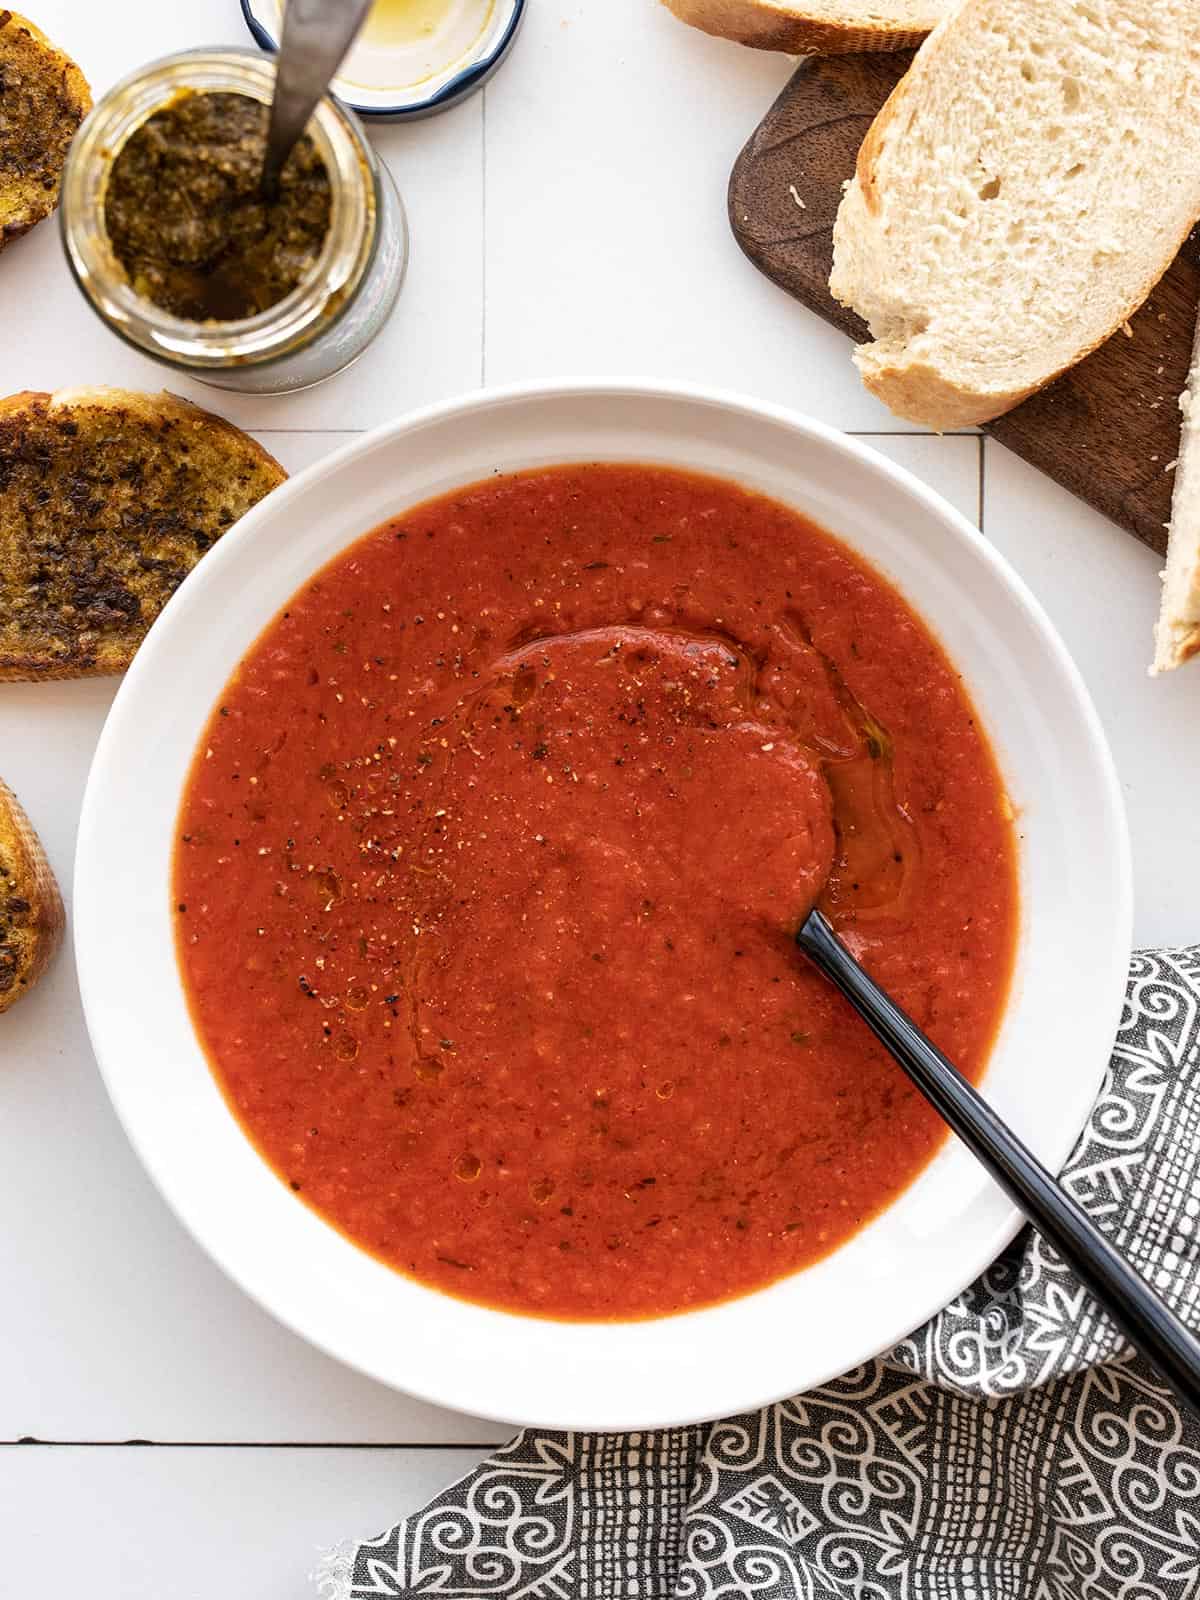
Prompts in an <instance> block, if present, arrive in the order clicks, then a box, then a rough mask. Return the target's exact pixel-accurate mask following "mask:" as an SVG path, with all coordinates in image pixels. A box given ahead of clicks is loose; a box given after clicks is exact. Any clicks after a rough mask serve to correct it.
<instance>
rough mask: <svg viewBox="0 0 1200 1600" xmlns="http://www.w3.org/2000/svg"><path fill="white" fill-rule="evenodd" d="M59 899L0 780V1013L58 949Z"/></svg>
mask: <svg viewBox="0 0 1200 1600" xmlns="http://www.w3.org/2000/svg"><path fill="white" fill-rule="evenodd" d="M63 922H64V918H63V906H62V898H61V896H60V895H59V892H58V884H57V883H56V882H55V881H54V874H53V872H51V870H50V863H49V862H48V861H47V860H46V853H45V851H44V850H43V849H42V846H41V842H40V841H39V839H38V836H37V834H36V833H34V831H33V829H32V828H31V827H30V825H29V818H28V817H27V816H26V815H25V813H24V811H22V809H21V807H20V804H19V803H18V801H17V797H16V795H15V794H13V792H12V790H11V789H10V788H9V787H8V785H7V784H6V783H5V782H4V781H3V779H0V1012H3V1011H7V1010H8V1008H9V1007H10V1006H12V1005H15V1004H16V1002H17V1001H18V1000H19V999H20V998H21V996H22V995H23V994H27V993H28V991H29V990H30V989H32V987H33V985H34V984H35V983H36V982H37V981H38V979H39V978H40V977H41V975H42V973H43V972H44V971H45V970H46V967H47V966H48V965H49V963H50V958H51V956H52V955H53V954H54V952H55V951H56V950H57V949H58V945H59V941H60V940H61V938H62V931H63Z"/></svg>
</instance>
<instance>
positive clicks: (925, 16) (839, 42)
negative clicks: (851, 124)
mask: <svg viewBox="0 0 1200 1600" xmlns="http://www.w3.org/2000/svg"><path fill="white" fill-rule="evenodd" d="M664 3H665V4H666V5H667V6H668V7H669V8H670V9H671V10H672V11H673V12H674V13H675V15H676V16H677V17H680V18H682V20H683V21H684V22H690V23H691V25H692V27H693V28H702V29H703V30H704V32H705V33H715V34H718V35H719V36H720V37H721V38H722V39H733V40H735V41H736V42H737V43H738V44H749V45H754V46H755V47H756V48H757V49H759V50H783V51H785V52H786V53H787V54H788V55H794V56H807V55H822V56H835V55H850V54H854V53H856V52H859V51H863V50H906V49H909V48H910V47H911V46H912V45H915V44H920V42H921V40H922V39H923V38H924V37H925V35H926V34H927V33H928V32H929V30H930V29H931V28H932V27H933V26H934V25H935V24H936V23H937V22H938V21H939V20H940V19H941V18H942V17H943V16H944V15H945V14H946V11H947V10H948V9H949V7H950V5H951V4H952V0H664Z"/></svg>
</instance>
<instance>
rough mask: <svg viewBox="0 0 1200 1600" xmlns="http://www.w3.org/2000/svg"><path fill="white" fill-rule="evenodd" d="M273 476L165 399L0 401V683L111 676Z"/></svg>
mask: <svg viewBox="0 0 1200 1600" xmlns="http://www.w3.org/2000/svg"><path fill="white" fill-rule="evenodd" d="M285 476H286V474H285V473H284V470H283V468H282V467H281V466H280V465H279V463H278V462H277V461H276V460H275V459H274V457H273V456H270V455H268V454H267V452H266V451H265V450H264V449H263V448H262V446H261V445H259V444H256V443H255V441H254V440H253V439H251V438H249V437H248V435H246V434H244V433H243V432H242V431H241V430H240V429H239V428H235V427H234V426H233V425H232V423H229V422H226V421H224V420H223V419H222V418H221V417H215V416H213V415H212V414H211V413H210V412H208V411H201V410H200V408H199V407H198V406H194V405H192V404H191V403H190V402H189V401H187V400H181V399H179V398H178V397H177V396H175V395H172V394H165V393H164V394H137V393H134V392H132V391H130V390H126V389H99V388H98V389H68V390H61V391H60V392H59V393H58V394H54V395H49V394H33V393H28V392H26V393H24V394H16V395H12V396H10V397H9V398H8V399H7V400H0V681H2V680H4V679H14V678H26V679H38V678H77V677H92V676H97V675H100V674H104V673H111V672H123V671H124V670H125V668H126V667H127V666H128V665H129V663H130V662H131V661H132V660H133V656H134V652H135V651H136V650H137V648H138V646H139V645H140V644H141V642H142V640H143V639H144V638H145V636H146V632H147V630H148V629H149V627H150V624H151V623H152V622H153V621H154V619H155V617H157V615H158V613H159V612H160V611H161V610H162V608H163V606H164V605H165V604H166V602H167V600H168V599H169V598H170V597H171V595H172V594H173V593H174V592H175V590H176V588H177V587H178V586H179V584H180V583H181V582H182V581H183V579H184V578H185V577H186V576H187V575H188V573H189V572H190V571H191V570H192V568H193V567H194V566H195V565H196V563H197V562H198V561H199V560H200V558H201V556H202V555H203V554H204V552H205V551H206V550H208V549H209V548H210V547H211V546H212V545H213V544H215V543H216V541H217V540H218V539H219V538H220V537H221V535H222V534H223V533H225V532H226V530H227V529H228V528H230V527H232V526H233V524H234V523H235V522H236V521H237V519H238V518H239V517H240V516H241V515H242V513H243V512H245V511H248V510H249V509H250V507H251V506H252V505H254V504H255V502H256V501H258V500H261V499H262V497H263V496H264V495H265V494H267V493H268V492H269V491H270V490H271V489H273V488H274V487H275V486H276V484H278V483H281V482H282V481H283V479H284V477H285Z"/></svg>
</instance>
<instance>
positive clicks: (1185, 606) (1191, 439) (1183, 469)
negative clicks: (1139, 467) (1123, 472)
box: [1150, 326, 1200, 673]
mask: <svg viewBox="0 0 1200 1600" xmlns="http://www.w3.org/2000/svg"><path fill="white" fill-rule="evenodd" d="M1179 409H1180V411H1182V412H1183V427H1182V429H1181V431H1180V435H1179V459H1178V460H1177V461H1176V463H1175V486H1174V491H1173V493H1172V496H1171V527H1170V534H1169V542H1168V544H1167V565H1166V570H1165V571H1164V573H1163V593H1162V610H1161V612H1160V613H1159V618H1158V626H1157V627H1156V629H1155V630H1154V664H1153V666H1152V667H1151V668H1150V671H1151V672H1152V673H1159V672H1170V671H1171V669H1172V668H1173V667H1181V666H1182V665H1183V663H1184V662H1185V661H1190V660H1191V658H1192V657H1193V656H1195V655H1200V326H1198V327H1197V329H1196V343H1195V347H1194V349H1193V351H1192V370H1191V371H1190V372H1189V373H1188V382H1187V388H1186V389H1185V390H1184V391H1183V393H1182V394H1181V395H1180V397H1179Z"/></svg>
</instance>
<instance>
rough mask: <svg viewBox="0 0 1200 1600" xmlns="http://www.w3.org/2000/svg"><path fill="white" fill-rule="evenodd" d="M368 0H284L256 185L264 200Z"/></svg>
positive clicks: (272, 192) (273, 193)
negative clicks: (272, 92) (268, 114)
mask: <svg viewBox="0 0 1200 1600" xmlns="http://www.w3.org/2000/svg"><path fill="white" fill-rule="evenodd" d="M371 3H372V0H287V4H286V5H285V6H284V8H283V24H282V27H281V29H280V34H279V55H278V57H277V58H276V63H275V92H274V95H273V96H272V99H271V119H270V123H269V124H268V127H267V151H266V155H265V156H264V158H263V169H262V178H261V179H260V181H259V186H260V188H261V190H262V196H263V199H264V200H268V201H270V200H275V199H278V197H279V174H280V173H281V172H282V171H283V168H284V164H285V162H286V161H287V158H288V157H289V156H290V155H291V153H292V148H293V146H294V145H295V143H296V141H297V140H298V139H299V137H300V135H301V134H302V133H303V132H304V130H305V128H306V127H307V126H308V119H309V117H311V116H312V114H313V111H314V110H315V109H316V106H317V103H318V101H320V100H321V99H322V97H323V96H324V94H325V92H326V90H327V89H328V88H329V85H330V82H331V81H332V79H333V76H334V74H335V73H336V72H337V70H338V68H339V67H340V66H341V64H342V62H343V61H344V60H345V58H346V52H347V51H348V50H349V48H350V46H351V45H352V44H353V43H354V41H355V39H356V38H357V37H358V33H359V30H360V29H361V27H362V25H363V23H364V22H365V21H366V18H367V12H368V11H369V10H370V9H371Z"/></svg>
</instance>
